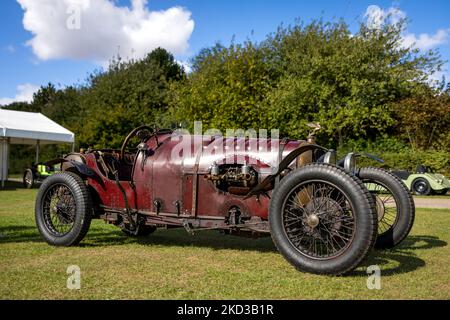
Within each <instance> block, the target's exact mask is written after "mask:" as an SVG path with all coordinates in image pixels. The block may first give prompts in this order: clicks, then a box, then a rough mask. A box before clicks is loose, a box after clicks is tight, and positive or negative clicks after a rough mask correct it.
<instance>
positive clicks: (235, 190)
mask: <svg viewBox="0 0 450 320" xmlns="http://www.w3.org/2000/svg"><path fill="white" fill-rule="evenodd" d="M205 178H206V179H207V180H211V181H212V182H213V183H214V185H215V186H216V187H217V188H218V189H220V190H222V191H225V192H228V193H231V194H236V195H245V194H247V193H248V192H249V191H250V189H251V188H252V187H254V186H255V185H256V184H257V183H258V173H257V172H256V170H255V169H253V168H252V167H251V166H249V165H246V164H244V165H239V164H230V165H228V164H224V165H220V166H219V165H217V164H213V165H212V166H211V170H210V173H209V174H207V175H205Z"/></svg>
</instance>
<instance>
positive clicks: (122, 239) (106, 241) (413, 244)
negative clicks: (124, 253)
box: [0, 225, 448, 276]
mask: <svg viewBox="0 0 450 320" xmlns="http://www.w3.org/2000/svg"><path fill="white" fill-rule="evenodd" d="M106 228H108V229H109V228H110V227H101V226H94V227H93V228H91V230H90V231H89V232H88V234H87V236H86V238H85V239H84V240H83V241H82V242H81V243H80V245H79V246H80V247H85V248H93V247H103V246H114V245H130V244H131V245H132V244H139V245H142V246H146V245H152V246H155V245H158V246H175V247H201V248H210V249H214V250H224V249H231V250H241V251H242V250H246V251H259V252H277V250H276V248H275V246H274V244H273V242H272V240H271V238H270V237H265V238H259V239H250V238H242V237H236V236H230V235H223V234H220V233H219V232H217V231H200V232H198V233H197V234H196V235H195V236H191V235H189V234H187V233H186V231H185V230H184V229H170V230H158V231H156V232H155V233H153V234H152V235H150V236H148V237H129V236H126V235H124V234H123V233H122V232H121V231H120V230H119V229H116V230H114V229H110V230H108V229H106ZM15 242H16V243H17V242H43V240H42V238H41V237H40V235H39V233H38V232H37V228H36V227H34V226H20V225H10V226H2V227H0V243H15ZM447 244H448V243H447V242H445V241H443V240H441V239H439V238H438V237H435V236H427V235H417V236H409V237H408V238H406V239H405V241H403V243H402V244H401V245H399V246H398V247H396V248H394V249H390V250H373V251H372V252H371V253H370V255H369V257H368V258H367V259H366V261H365V262H364V263H363V265H362V266H363V267H367V266H369V265H378V266H380V267H381V269H382V274H383V275H385V276H389V275H395V274H402V273H408V272H412V271H414V270H417V269H419V268H421V267H424V266H425V265H426V263H425V261H424V260H423V259H421V258H419V257H418V256H417V250H428V249H433V248H439V247H444V246H446V245H447ZM392 263H394V266H392V267H391V266H389V267H388V266H387V265H388V264H392ZM347 276H367V274H366V271H365V268H358V269H357V270H355V271H353V272H351V273H349V274H348V275H347Z"/></svg>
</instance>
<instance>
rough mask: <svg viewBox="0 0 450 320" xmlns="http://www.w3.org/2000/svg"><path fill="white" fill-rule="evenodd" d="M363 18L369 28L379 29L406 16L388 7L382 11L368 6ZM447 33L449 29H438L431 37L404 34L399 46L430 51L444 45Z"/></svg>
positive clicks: (422, 34)
mask: <svg viewBox="0 0 450 320" xmlns="http://www.w3.org/2000/svg"><path fill="white" fill-rule="evenodd" d="M364 17H365V18H366V23H367V26H368V27H369V28H372V29H380V28H381V27H382V26H383V24H386V23H387V24H395V23H397V22H399V21H400V20H401V19H405V18H406V17H407V16H406V13H405V12H404V11H402V10H400V9H399V8H395V7H390V8H388V9H382V8H380V7H379V6H377V5H370V6H368V7H367V9H366V12H365V14H364ZM449 32H450V29H439V30H438V31H437V32H436V33H435V34H433V35H430V34H428V33H421V34H420V35H418V36H417V35H415V34H414V33H410V32H408V33H404V34H403V35H402V43H401V45H402V46H404V47H410V46H412V47H415V48H417V49H420V50H428V49H432V48H435V47H437V46H439V45H441V44H443V43H446V42H447V41H448V38H449Z"/></svg>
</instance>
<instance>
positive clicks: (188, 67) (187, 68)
mask: <svg viewBox="0 0 450 320" xmlns="http://www.w3.org/2000/svg"><path fill="white" fill-rule="evenodd" d="M177 63H178V64H179V65H180V66H182V67H183V68H184V71H185V72H186V73H191V72H192V66H191V64H190V63H189V62H188V61H179V60H177Z"/></svg>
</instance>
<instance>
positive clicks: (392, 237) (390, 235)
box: [356, 167, 415, 249]
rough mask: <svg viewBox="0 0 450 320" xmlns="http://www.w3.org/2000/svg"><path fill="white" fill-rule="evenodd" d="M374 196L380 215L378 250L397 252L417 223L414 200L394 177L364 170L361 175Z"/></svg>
mask: <svg viewBox="0 0 450 320" xmlns="http://www.w3.org/2000/svg"><path fill="white" fill-rule="evenodd" d="M356 173H357V175H358V177H359V178H360V179H361V181H362V182H364V184H366V187H367V188H368V189H369V190H370V192H371V193H372V195H373V196H374V199H375V203H376V207H377V214H378V237H377V240H376V242H375V247H376V248H379V249H387V248H393V247H395V246H397V245H398V244H400V243H401V242H402V241H403V240H404V239H405V238H406V237H407V236H408V234H409V232H410V231H411V228H412V226H413V223H414V217H415V206H414V200H413V197H412V196H411V193H410V192H409V190H408V188H407V187H406V185H405V184H404V183H403V182H402V181H401V180H400V179H399V178H398V177H397V176H395V175H394V174H392V173H390V172H389V171H386V170H384V169H381V168H372V167H367V168H361V169H359V170H358V171H357V172H356Z"/></svg>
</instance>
